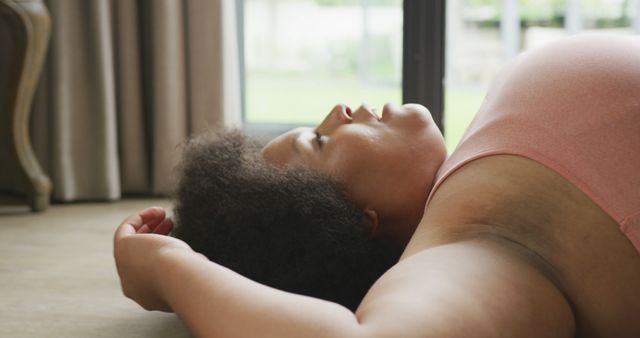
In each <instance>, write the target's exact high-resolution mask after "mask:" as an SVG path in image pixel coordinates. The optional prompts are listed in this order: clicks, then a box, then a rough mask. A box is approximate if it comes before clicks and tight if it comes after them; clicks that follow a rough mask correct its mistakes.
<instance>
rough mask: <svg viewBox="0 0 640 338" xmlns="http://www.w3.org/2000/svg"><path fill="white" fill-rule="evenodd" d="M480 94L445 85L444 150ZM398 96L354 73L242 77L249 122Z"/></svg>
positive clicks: (304, 118)
mask: <svg viewBox="0 0 640 338" xmlns="http://www.w3.org/2000/svg"><path fill="white" fill-rule="evenodd" d="M483 98H484V92H483V91H481V90H473V89H456V88H452V89H450V90H447V91H446V97H445V134H446V135H445V136H446V137H445V139H446V143H447V149H449V151H453V149H454V148H455V145H456V144H457V143H458V141H459V139H460V137H461V136H462V134H463V132H464V130H465V129H466V127H467V125H468V124H469V122H470V121H471V119H472V118H473V116H474V115H475V112H476V111H477V110H478V107H480V104H481V103H482V99H483ZM401 101H402V91H401V89H400V87H399V86H398V87H397V88H395V87H391V86H362V85H360V84H359V83H358V81H357V79H355V78H334V79H329V78H326V77H325V78H322V77H316V78H304V77H300V76H295V75H286V76H283V75H279V77H277V76H275V75H268V74H265V75H253V74H251V75H250V76H247V83H246V104H247V106H246V119H247V120H248V121H249V122H252V123H286V124H300V125H314V124H317V123H320V122H321V121H322V119H323V118H324V117H325V115H326V114H327V112H329V110H330V109H331V108H332V107H333V105H334V104H336V103H346V104H348V105H350V106H352V107H357V106H358V105H360V103H362V102H366V103H368V104H369V105H371V106H373V107H377V108H381V107H382V106H383V105H384V104H385V103H386V102H394V103H399V102H401Z"/></svg>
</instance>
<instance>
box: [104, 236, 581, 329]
mask: <svg viewBox="0 0 640 338" xmlns="http://www.w3.org/2000/svg"><path fill="white" fill-rule="evenodd" d="M125 228H126V226H125ZM141 237H142V238H141ZM165 238H168V237H166V236H162V235H161V234H158V235H149V234H139V233H136V232H135V231H134V232H133V233H132V232H131V231H130V230H129V231H124V230H123V226H121V228H120V229H119V230H118V233H117V234H116V240H115V242H116V244H115V254H116V262H118V263H119V264H118V269H119V272H120V275H121V278H122V280H123V289H125V294H127V296H129V297H131V298H133V299H134V300H136V301H137V302H139V303H141V305H143V306H145V308H147V309H163V310H167V309H172V310H174V311H175V312H176V313H177V314H178V316H179V317H180V318H181V319H182V320H183V321H184V322H185V323H186V325H187V326H188V327H189V328H190V330H191V331H192V332H193V333H194V334H195V335H196V336H198V337H238V338H242V337H280V338H287V337H343V338H349V337H357V338H359V337H372V338H377V337H469V336H473V337H494V336H507V337H541V336H544V337H554V336H557V337H571V336H572V335H573V317H572V314H571V310H570V308H569V307H568V305H567V303H566V301H565V299H564V298H563V297H562V295H561V294H560V293H559V292H558V291H557V289H556V288H555V286H554V285H553V284H552V283H550V282H549V281H548V280H547V279H546V278H545V277H544V276H543V275H542V274H540V273H539V272H538V271H537V270H536V269H534V268H532V267H531V266H529V265H528V264H526V263H524V262H523V261H522V260H521V259H519V258H518V257H516V256H514V255H513V254H512V253H511V252H510V251H509V250H508V249H505V248H502V247H500V246H499V244H496V243H495V242H493V241H487V240H475V241H466V242H460V243H454V244H449V245H443V246H439V247H435V248H432V249H428V250H425V251H423V252H420V253H417V254H415V255H413V256H410V257H408V258H406V259H404V260H402V261H401V262H400V263H398V264H397V265H396V266H395V267H394V268H392V269H391V270H390V271H389V272H387V273H386V274H385V275H384V276H383V277H382V278H381V279H380V280H379V281H378V282H377V283H376V284H375V285H374V287H373V288H372V289H371V290H370V292H369V293H368V294H367V296H366V297H365V299H364V300H363V303H362V304H361V306H360V307H359V309H358V311H357V312H356V313H355V314H353V313H351V312H350V311H348V310H347V309H345V308H343V307H341V306H339V305H337V304H334V303H330V302H326V301H322V300H319V299H314V298H310V297H304V296H300V295H294V294H290V293H286V292H282V291H278V290H275V289H272V288H269V287H266V286H263V285H260V284H258V283H255V282H252V281H250V280H248V279H246V278H244V277H242V276H240V275H238V274H236V273H234V272H232V271H230V270H228V269H225V268H223V267H221V266H219V265H217V264H215V263H212V262H209V261H207V260H206V259H204V258H203V257H201V256H199V255H197V254H195V253H193V252H192V251H191V250H190V249H188V246H187V247H184V246H182V245H164V246H161V247H160V249H157V250H155V253H153V250H150V249H149V247H154V246H152V245H149V247H147V248H145V250H144V251H143V250H140V251H138V250H137V249H135V248H137V247H138V246H139V245H140V243H139V242H140V241H142V240H146V241H147V242H152V241H155V240H164V239H165ZM170 240H175V239H173V238H171V239H170ZM127 242H128V243H127ZM149 251H151V252H152V253H149ZM121 252H125V253H126V254H125V253H121ZM143 252H146V253H144V254H143ZM145 255H151V256H152V257H154V258H153V259H149V257H144V256H145ZM131 256H136V257H137V259H139V260H140V261H145V262H148V263H147V264H149V263H151V264H152V265H153V267H151V268H149V269H150V270H147V271H146V272H142V273H140V274H138V275H137V276H133V275H134V274H136V273H137V272H134V271H140V267H138V265H139V264H140V263H139V264H136V263H131V262H132V261H134V260H136V259H134V258H130V257H131ZM127 280H128V281H127ZM125 285H133V286H135V285H144V286H148V288H150V289H151V291H149V292H141V291H139V289H141V288H140V287H138V288H135V287H131V286H130V287H129V288H130V289H131V288H133V289H134V290H135V289H138V292H141V293H142V294H145V293H146V295H145V296H144V297H141V296H138V295H137V294H135V292H132V291H129V292H127V290H126V288H125ZM165 306H166V307H165Z"/></svg>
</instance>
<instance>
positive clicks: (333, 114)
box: [316, 104, 352, 134]
mask: <svg viewBox="0 0 640 338" xmlns="http://www.w3.org/2000/svg"><path fill="white" fill-rule="evenodd" d="M351 121H352V119H351V109H350V108H349V107H347V106H346V105H344V104H337V105H336V106H335V107H333V109H331V111H330V112H329V114H327V116H326V117H325V118H324V120H323V121H322V123H320V124H319V125H318V128H316V130H317V131H318V132H319V133H321V134H330V133H331V132H332V131H333V130H335V129H336V128H338V127H340V126H341V125H343V124H348V123H351Z"/></svg>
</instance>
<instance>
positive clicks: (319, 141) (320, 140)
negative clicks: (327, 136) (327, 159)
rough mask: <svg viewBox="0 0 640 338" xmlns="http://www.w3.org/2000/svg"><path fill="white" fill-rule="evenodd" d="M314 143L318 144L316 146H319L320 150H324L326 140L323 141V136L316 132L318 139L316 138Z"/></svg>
mask: <svg viewBox="0 0 640 338" xmlns="http://www.w3.org/2000/svg"><path fill="white" fill-rule="evenodd" d="M314 141H315V142H316V145H317V146H318V148H320V149H322V146H323V145H324V140H323V139H322V134H320V133H319V132H317V131H316V137H315V139H314Z"/></svg>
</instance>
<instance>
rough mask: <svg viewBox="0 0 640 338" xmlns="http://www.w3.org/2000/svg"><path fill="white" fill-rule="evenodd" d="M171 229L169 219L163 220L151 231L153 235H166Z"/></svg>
mask: <svg viewBox="0 0 640 338" xmlns="http://www.w3.org/2000/svg"><path fill="white" fill-rule="evenodd" d="M172 229H173V221H172V220H171V218H169V217H167V218H165V219H164V220H163V221H162V222H161V223H160V224H158V226H157V227H156V228H155V229H154V230H153V233H154V234H160V235H168V234H169V233H170V232H171V230H172Z"/></svg>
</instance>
